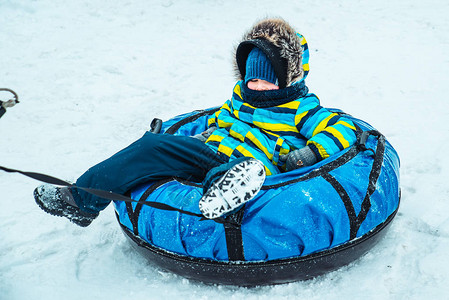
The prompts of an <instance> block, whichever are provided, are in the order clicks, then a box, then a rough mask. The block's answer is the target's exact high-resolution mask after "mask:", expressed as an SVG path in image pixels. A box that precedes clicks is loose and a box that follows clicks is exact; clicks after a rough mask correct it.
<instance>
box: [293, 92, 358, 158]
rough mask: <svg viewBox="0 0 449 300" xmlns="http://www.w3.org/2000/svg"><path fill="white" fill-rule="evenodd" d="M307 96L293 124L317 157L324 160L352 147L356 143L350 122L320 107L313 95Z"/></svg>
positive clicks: (353, 127) (353, 128) (354, 131)
mask: <svg viewBox="0 0 449 300" xmlns="http://www.w3.org/2000/svg"><path fill="white" fill-rule="evenodd" d="M308 96H309V97H306V98H304V101H303V102H304V103H301V104H302V105H300V107H299V108H298V112H297V114H296V117H295V124H296V127H297V129H298V131H299V133H300V134H301V135H302V136H304V137H305V138H306V139H307V145H308V146H310V147H311V149H312V150H313V151H314V153H315V154H316V155H317V157H318V158H319V159H325V158H327V157H329V156H331V155H333V154H335V153H337V152H339V151H341V150H344V149H346V148H348V147H350V146H352V145H353V144H354V143H355V141H356V128H355V126H354V124H353V123H352V121H350V120H349V119H347V118H345V117H343V116H340V115H339V114H337V113H333V112H330V111H329V110H327V109H326V108H324V107H322V106H320V105H319V101H318V98H316V96H314V95H313V94H310V95H308Z"/></svg>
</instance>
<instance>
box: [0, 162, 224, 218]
mask: <svg viewBox="0 0 449 300" xmlns="http://www.w3.org/2000/svg"><path fill="white" fill-rule="evenodd" d="M0 170H3V171H5V172H8V173H19V174H22V175H24V176H27V177H30V178H32V179H35V180H39V181H42V182H45V183H49V184H53V185H58V186H66V187H69V188H76V189H79V190H82V191H85V192H87V193H89V194H92V195H95V196H97V197H100V198H105V199H108V200H113V201H122V202H126V203H141V204H142V205H147V206H150V207H153V208H156V209H162V210H168V211H177V212H180V213H183V214H186V215H189V216H194V217H199V218H201V219H202V220H203V219H204V220H208V219H205V218H204V216H203V215H202V214H197V213H193V212H190V211H186V210H182V209H179V208H176V207H172V206H170V205H167V204H164V203H160V202H154V201H145V202H139V201H136V200H134V199H131V198H129V197H127V196H124V195H120V194H117V193H113V192H110V191H104V190H97V189H92V188H84V187H80V186H76V185H74V184H71V183H69V182H67V181H64V180H61V179H59V178H56V177H53V176H50V175H46V174H42V173H36V172H24V171H20V170H15V169H10V168H6V167H3V166H0ZM214 221H216V222H219V223H221V220H216V219H214Z"/></svg>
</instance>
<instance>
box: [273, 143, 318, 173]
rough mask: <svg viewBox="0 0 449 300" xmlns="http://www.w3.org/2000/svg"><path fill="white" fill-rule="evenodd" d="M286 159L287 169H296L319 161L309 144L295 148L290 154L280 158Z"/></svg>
mask: <svg viewBox="0 0 449 300" xmlns="http://www.w3.org/2000/svg"><path fill="white" fill-rule="evenodd" d="M279 159H280V160H281V161H285V164H286V168H287V171H291V170H295V169H298V168H301V167H306V166H311V165H313V164H314V163H316V162H317V160H318V159H317V158H316V156H315V153H313V151H312V149H310V147H309V146H305V147H303V148H301V149H297V150H293V151H291V152H290V153H288V154H284V155H281V156H280V158H279Z"/></svg>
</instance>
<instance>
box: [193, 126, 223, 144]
mask: <svg viewBox="0 0 449 300" xmlns="http://www.w3.org/2000/svg"><path fill="white" fill-rule="evenodd" d="M215 129H217V127H215V126H212V127H210V128H208V129H207V130H206V131H203V132H201V133H198V134H195V135H192V137H193V138H195V139H199V140H200V141H202V142H205V141H206V140H207V139H208V138H209V137H210V135H211V134H212V132H214V131H215Z"/></svg>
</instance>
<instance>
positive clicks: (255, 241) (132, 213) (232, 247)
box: [114, 108, 400, 286]
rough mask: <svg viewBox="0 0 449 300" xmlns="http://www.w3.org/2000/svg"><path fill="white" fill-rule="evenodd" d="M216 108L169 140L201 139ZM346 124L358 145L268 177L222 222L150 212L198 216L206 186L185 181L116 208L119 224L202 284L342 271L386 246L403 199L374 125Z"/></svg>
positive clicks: (171, 124) (192, 118) (138, 194)
mask: <svg viewBox="0 0 449 300" xmlns="http://www.w3.org/2000/svg"><path fill="white" fill-rule="evenodd" d="M217 109H218V108H213V109H208V110H204V111H200V112H192V113H190V114H185V115H182V116H177V117H175V118H173V119H171V120H168V121H166V122H164V123H163V126H162V129H161V134H174V135H184V136H191V135H194V134H198V133H201V132H203V131H204V130H205V128H206V127H207V126H206V124H207V119H208V118H209V116H211V115H212V114H213V113H215V111H216V110H217ZM331 111H332V112H335V113H339V114H344V113H343V112H341V111H339V110H334V109H331ZM345 117H347V118H349V119H350V120H351V121H353V122H354V124H355V125H356V127H357V136H358V138H357V142H356V144H355V145H354V146H352V147H350V148H347V149H345V150H343V151H341V152H339V153H337V154H335V155H333V156H331V157H329V158H327V159H325V160H322V161H320V162H318V163H316V164H314V165H313V166H308V167H303V168H300V169H296V170H293V171H291V172H286V173H282V174H278V175H272V176H268V177H267V178H266V181H265V183H264V185H263V186H262V189H261V191H260V192H259V193H258V195H257V196H256V197H255V198H254V199H252V200H251V201H249V202H247V203H246V204H245V206H244V207H243V208H242V209H241V210H239V211H238V212H236V213H234V214H231V215H229V216H227V217H226V218H224V219H223V218H222V220H220V222H214V220H204V219H201V218H199V217H197V216H194V215H193V214H191V215H186V214H184V213H182V212H180V211H167V210H161V209H157V208H154V207H150V206H147V205H145V203H146V202H147V201H151V202H155V203H160V204H164V205H169V206H172V207H182V209H184V210H185V211H190V212H199V209H198V201H199V199H200V198H201V196H202V193H203V189H202V186H201V185H200V184H196V183H193V182H188V181H183V180H179V179H166V180H162V181H158V182H149V183H148V184H144V185H142V186H140V187H138V188H136V189H134V190H132V191H131V198H133V199H135V200H138V201H139V203H136V204H132V203H129V202H128V203H125V202H119V201H115V202H114V203H115V208H116V211H117V218H118V221H119V222H120V225H121V227H122V229H123V231H124V232H125V235H126V236H127V237H128V238H129V239H130V240H131V243H132V245H133V246H135V247H136V248H137V249H138V251H139V252H141V253H142V254H143V255H144V256H145V257H147V258H148V259H149V260H151V261H152V262H154V263H156V264H157V265H158V266H160V267H161V268H164V269H167V270H169V271H172V272H174V273H176V274H179V275H181V276H184V277H186V278H189V279H193V280H200V281H204V282H208V283H216V284H231V285H239V286H255V285H267V284H279V283H287V282H292V281H297V280H305V279H310V278H313V277H315V276H319V275H322V274H325V273H327V272H330V271H332V270H335V269H337V268H339V267H342V266H344V265H346V264H348V263H350V262H352V261H354V260H355V259H357V258H359V257H360V256H362V255H363V254H365V253H366V252H367V251H368V250H369V249H371V247H373V246H374V245H375V244H376V243H377V242H378V241H379V240H380V239H381V237H382V236H383V235H384V234H385V232H386V230H385V229H386V228H387V227H388V226H389V225H390V224H391V221H392V219H393V218H394V216H395V215H396V212H397V210H398V208H399V200H400V188H399V157H398V155H397V153H396V151H395V150H394V148H393V147H392V146H391V145H390V143H389V142H388V141H387V140H386V139H385V137H384V136H383V135H382V134H380V133H379V132H378V131H376V130H375V129H374V128H373V127H371V126H370V125H369V124H367V123H365V122H364V121H361V120H358V119H356V118H353V117H351V116H349V115H347V114H345Z"/></svg>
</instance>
